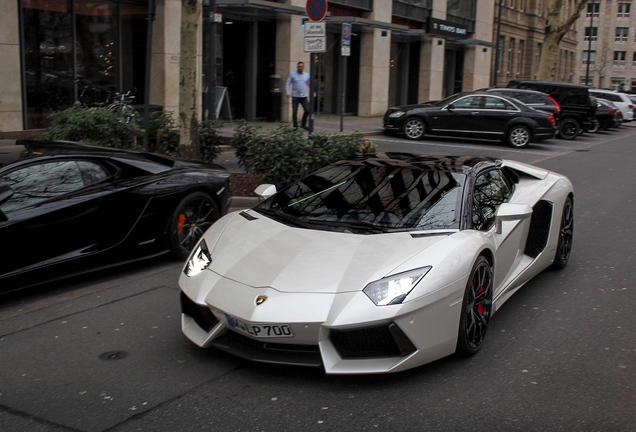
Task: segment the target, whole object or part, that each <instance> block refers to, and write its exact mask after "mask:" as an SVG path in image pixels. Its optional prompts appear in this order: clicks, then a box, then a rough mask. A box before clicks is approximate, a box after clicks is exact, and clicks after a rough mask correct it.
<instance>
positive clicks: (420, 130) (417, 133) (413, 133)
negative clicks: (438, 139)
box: [402, 117, 426, 140]
mask: <svg viewBox="0 0 636 432" xmlns="http://www.w3.org/2000/svg"><path fill="white" fill-rule="evenodd" d="M402 131H403V132H404V135H405V136H406V137H407V138H408V139H412V140H418V139H422V138H423V137H424V135H425V134H426V124H425V123H424V120H422V119H419V118H417V117H411V118H409V119H406V121H405V122H404V126H403V127H402Z"/></svg>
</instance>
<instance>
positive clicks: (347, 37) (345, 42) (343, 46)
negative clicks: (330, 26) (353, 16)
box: [340, 23, 351, 56]
mask: <svg viewBox="0 0 636 432" xmlns="http://www.w3.org/2000/svg"><path fill="white" fill-rule="evenodd" d="M340 55H343V56H350V55H351V24H349V23H342V38H341V43H340Z"/></svg>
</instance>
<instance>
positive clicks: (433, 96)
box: [417, 38, 444, 102]
mask: <svg viewBox="0 0 636 432" xmlns="http://www.w3.org/2000/svg"><path fill="white" fill-rule="evenodd" d="M443 94H444V39H441V38H432V39H429V38H427V39H426V40H424V41H422V49H421V51H420V86H419V96H418V98H417V100H418V101H419V102H424V101H427V100H438V99H442V95H443Z"/></svg>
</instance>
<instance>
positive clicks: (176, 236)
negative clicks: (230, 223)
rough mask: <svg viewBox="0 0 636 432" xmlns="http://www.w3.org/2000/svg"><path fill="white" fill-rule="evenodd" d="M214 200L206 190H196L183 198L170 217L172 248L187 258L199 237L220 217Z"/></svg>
mask: <svg viewBox="0 0 636 432" xmlns="http://www.w3.org/2000/svg"><path fill="white" fill-rule="evenodd" d="M220 216H221V215H220V212H219V209H218V207H217V205H216V203H215V202H214V200H213V199H212V198H211V197H210V195H208V194H207V193H205V192H194V193H191V194H190V195H188V196H186V197H185V198H183V199H182V200H181V202H180V203H179V205H178V206H177V208H176V210H175V211H174V213H173V214H172V217H171V218H170V225H169V227H168V237H169V244H170V249H171V250H172V252H173V254H174V255H175V256H176V257H177V258H178V259H180V260H185V259H187V258H188V256H189V255H190V252H191V251H192V249H193V248H194V247H195V246H196V245H197V243H198V241H199V239H200V238H201V236H202V235H203V233H204V232H205V231H207V229H208V228H210V227H211V226H212V224H213V223H214V222H215V221H216V220H217V219H218V218H219V217H220Z"/></svg>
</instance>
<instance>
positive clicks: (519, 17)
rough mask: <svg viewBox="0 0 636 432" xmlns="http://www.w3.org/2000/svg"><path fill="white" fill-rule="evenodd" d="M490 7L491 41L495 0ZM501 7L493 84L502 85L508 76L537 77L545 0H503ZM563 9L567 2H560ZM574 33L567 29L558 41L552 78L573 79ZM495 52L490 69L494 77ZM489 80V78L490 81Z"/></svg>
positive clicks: (545, 6) (523, 78)
mask: <svg viewBox="0 0 636 432" xmlns="http://www.w3.org/2000/svg"><path fill="white" fill-rule="evenodd" d="M496 3H497V5H496V6H495V7H494V11H493V16H494V19H493V21H494V25H493V37H492V40H493V42H496V33H497V17H498V14H499V2H498V1H497V2H496ZM503 3H504V5H503V8H502V9H501V30H500V31H501V33H500V55H501V58H500V63H499V68H498V70H497V73H496V78H497V80H496V86H497V87H505V86H506V84H507V83H508V81H510V80H513V79H515V80H533V79H537V71H538V68H539V56H540V53H541V45H542V43H543V39H544V26H545V19H546V16H547V9H546V8H547V2H543V1H536V2H535V1H530V0H523V1H522V0H504V2H503ZM564 3H565V6H564V11H566V12H567V11H568V10H569V7H570V6H571V4H570V3H569V2H564ZM577 37H578V33H577V31H576V29H574V28H573V29H571V30H570V31H569V32H568V33H567V34H566V36H565V37H564V38H563V40H562V41H561V45H560V47H561V49H560V54H559V59H558V60H557V67H556V75H555V76H554V77H552V80H553V81H559V82H574V81H575V74H576V69H577V65H576V49H577ZM495 57H496V56H495V53H493V56H492V73H493V79H494V77H495ZM491 82H492V81H491Z"/></svg>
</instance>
